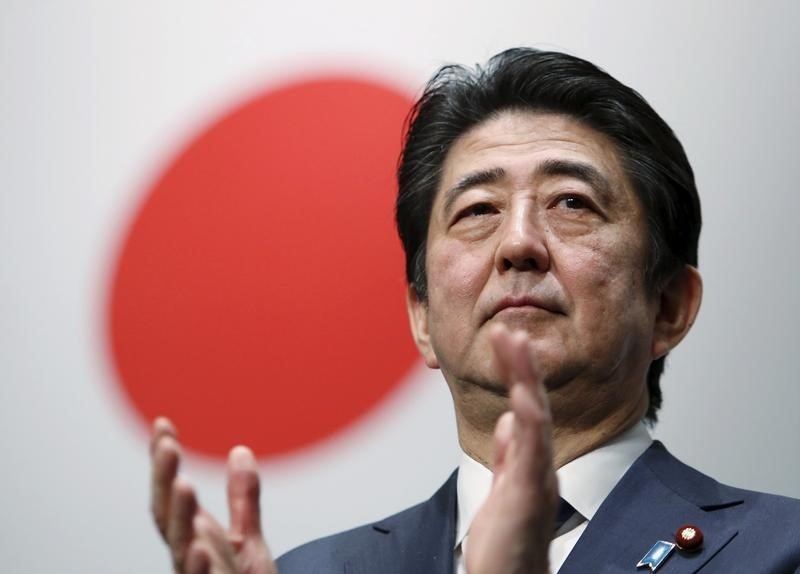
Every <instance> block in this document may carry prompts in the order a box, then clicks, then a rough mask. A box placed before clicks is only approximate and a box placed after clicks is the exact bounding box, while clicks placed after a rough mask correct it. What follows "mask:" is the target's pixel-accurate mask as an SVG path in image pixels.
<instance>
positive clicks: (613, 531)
mask: <svg viewBox="0 0 800 574" xmlns="http://www.w3.org/2000/svg"><path fill="white" fill-rule="evenodd" d="M740 502H741V500H736V499H735V498H730V497H729V496H728V493H727V492H726V489H725V488H724V487H722V486H721V485H720V484H719V483H717V482H716V481H714V480H712V479H710V478H709V477H707V476H705V475H703V474H701V473H699V472H697V471H695V470H694V469H691V468H690V467H687V466H686V465H684V464H683V463H681V462H679V461H678V460H677V459H675V458H673V457H672V456H671V455H670V454H669V453H667V451H666V450H665V449H664V447H663V445H661V443H658V442H655V443H654V444H653V446H651V447H650V448H649V449H648V450H647V451H646V452H645V453H644V454H643V455H642V456H641V457H640V458H639V459H638V460H637V461H636V462H635V463H634V464H633V466H632V467H631V468H630V469H629V470H628V472H627V473H626V474H625V476H623V478H622V480H620V482H619V484H617V486H616V487H615V488H614V490H613V491H612V492H611V494H609V496H608V497H607V498H606V500H605V501H604V502H603V504H602V505H601V507H600V508H599V509H598V511H597V514H596V515H595V516H594V518H593V519H592V520H591V521H590V522H589V524H588V526H587V528H586V530H585V531H584V533H583V535H582V536H581V537H580V540H579V541H578V543H577V544H576V545H575V548H574V549H573V550H572V552H571V553H570V555H569V557H568V558H567V560H566V561H565V562H564V565H563V566H562V567H561V569H560V570H559V573H560V574H571V573H573V572H576V573H578V572H579V573H584V572H600V573H607V574H611V573H618V572H619V573H621V572H630V573H636V572H640V573H643V572H650V570H649V569H648V568H644V567H643V568H640V569H637V568H636V564H637V563H638V562H639V560H641V559H642V557H643V556H644V555H645V553H646V552H647V551H648V550H649V549H650V547H651V546H652V545H653V544H655V543H656V542H657V541H658V540H665V541H668V542H674V536H675V532H676V530H677V529H678V528H679V527H680V526H682V525H683V524H687V523H688V524H694V525H696V526H699V527H700V529H701V530H702V531H703V534H704V542H703V546H702V548H701V549H700V550H699V551H697V552H694V553H687V552H682V551H679V550H678V549H677V548H676V549H675V550H674V551H673V552H672V554H671V555H670V557H669V558H668V559H667V560H666V561H665V562H664V563H663V564H662V565H661V567H660V568H659V569H658V572H659V573H660V574H688V573H693V572H697V571H698V570H699V569H700V568H701V567H702V566H703V565H704V564H706V563H707V562H708V561H709V560H711V559H712V558H713V557H714V555H716V554H717V553H718V552H719V551H720V550H721V549H722V548H724V546H725V545H726V544H727V543H728V542H729V541H730V540H731V539H732V538H733V537H734V536H736V533H737V529H736V526H735V525H731V524H727V523H726V522H725V521H724V520H723V518H722V516H721V513H720V514H715V513H714V510H716V509H719V508H726V507H728V506H731V505H734V504H738V503H740Z"/></svg>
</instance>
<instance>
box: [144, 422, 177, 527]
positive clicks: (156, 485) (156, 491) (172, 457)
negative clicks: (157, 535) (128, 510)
mask: <svg viewBox="0 0 800 574" xmlns="http://www.w3.org/2000/svg"><path fill="white" fill-rule="evenodd" d="M151 464H152V470H151V484H150V512H151V513H152V515H153V519H154V520H155V522H156V525H157V526H158V530H159V531H160V532H161V535H162V536H164V537H165V538H166V533H167V524H168V523H169V510H170V496H171V494H172V484H173V482H174V481H175V477H176V476H177V474H178V466H179V465H180V445H179V444H178V442H177V441H176V440H175V438H174V437H173V436H172V435H169V434H163V435H161V438H159V439H158V441H157V442H156V443H155V444H154V446H153V452H152V462H151Z"/></svg>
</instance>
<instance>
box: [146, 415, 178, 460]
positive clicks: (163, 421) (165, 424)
mask: <svg viewBox="0 0 800 574" xmlns="http://www.w3.org/2000/svg"><path fill="white" fill-rule="evenodd" d="M164 436H171V437H172V438H174V439H177V438H178V431H177V429H176V428H175V425H173V424H172V421H171V420H169V419H168V418H167V417H158V418H156V420H154V421H153V426H152V428H151V432H150V455H151V456H152V455H153V453H154V452H155V447H156V444H158V441H159V440H160V439H161V437H164Z"/></svg>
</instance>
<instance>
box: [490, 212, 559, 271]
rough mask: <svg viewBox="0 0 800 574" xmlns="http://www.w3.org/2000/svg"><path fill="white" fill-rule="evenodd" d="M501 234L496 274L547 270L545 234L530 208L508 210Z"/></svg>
mask: <svg viewBox="0 0 800 574" xmlns="http://www.w3.org/2000/svg"><path fill="white" fill-rule="evenodd" d="M500 234H501V235H500V243H499V244H498V246H497V251H496V252H495V265H496V266H497V269H498V271H500V272H505V271H510V270H512V269H515V270H517V271H533V270H536V271H547V269H548V268H549V267H550V253H549V251H548V248H547V243H546V241H545V239H546V237H545V232H544V229H543V228H542V225H541V223H540V222H539V221H538V219H537V217H536V213H535V208H534V206H533V205H530V204H528V205H524V206H517V207H516V208H515V209H513V210H511V211H510V212H509V214H508V216H507V218H506V220H505V221H504V222H503V226H502V227H501V229H500Z"/></svg>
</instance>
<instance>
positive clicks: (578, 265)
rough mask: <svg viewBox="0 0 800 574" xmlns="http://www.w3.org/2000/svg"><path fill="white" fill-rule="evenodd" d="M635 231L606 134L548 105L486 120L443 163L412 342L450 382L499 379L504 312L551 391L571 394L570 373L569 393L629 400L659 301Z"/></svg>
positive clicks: (650, 349)
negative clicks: (526, 340)
mask: <svg viewBox="0 0 800 574" xmlns="http://www.w3.org/2000/svg"><path fill="white" fill-rule="evenodd" d="M647 238H648V230H647V223H646V219H645V214H644V210H643V208H642V206H641V205H640V202H639V200H638V198H637V196H636V195H635V192H634V191H633V189H632V188H631V185H630V183H629V182H628V180H627V177H626V176H625V173H624V172H623V170H622V168H621V166H620V163H619V160H618V158H617V155H616V151H615V148H614V146H613V145H612V143H611V141H610V140H609V139H608V138H606V137H605V136H603V135H602V134H600V133H598V132H596V131H594V130H593V129H591V128H588V127H586V126H584V125H582V124H580V123H578V122H577V121H575V120H573V119H571V118H569V117H565V116H561V115H555V114H536V113H532V112H521V111H513V112H512V111H508V112H504V113H502V114H500V115H499V116H497V117H494V118H492V119H489V120H487V121H485V122H483V123H482V124H480V125H478V126H476V127H475V128H473V129H472V130H470V131H468V132H467V133H465V134H464V135H463V136H462V137H461V138H459V139H458V140H457V141H456V142H455V143H454V145H453V146H452V147H451V149H450V151H449V153H448V155H447V158H446V160H445V163H444V166H443V173H442V178H441V183H440V186H439V189H438V190H437V194H436V197H435V199H434V204H433V209H432V212H431V219H430V225H429V229H428V237H427V260H426V269H427V279H428V300H427V302H420V301H417V300H416V299H415V298H414V296H413V292H412V294H411V295H410V312H411V318H412V328H413V329H414V331H415V336H416V339H417V343H418V346H419V347H420V351H421V352H422V354H423V356H424V357H425V360H426V362H427V364H428V365H429V366H431V367H440V368H441V369H442V371H443V373H444V375H445V377H446V378H447V380H448V382H449V383H450V385H451V387H453V386H454V385H456V386H458V384H460V383H468V384H471V383H474V384H478V385H480V386H483V387H487V388H491V389H497V390H500V389H502V388H503V385H502V381H499V380H498V379H499V377H498V376H497V374H496V369H495V365H494V363H493V356H492V350H491V345H490V341H489V331H490V328H491V326H492V325H493V324H495V323H503V324H505V325H507V326H508V327H509V328H511V329H512V330H524V331H526V332H527V333H528V334H529V335H530V337H531V339H532V341H533V345H534V351H535V356H536V360H537V361H538V363H539V367H540V370H541V372H542V373H543V376H544V378H545V384H546V385H547V387H548V389H549V390H550V391H551V401H552V400H553V394H554V393H555V394H556V395H557V394H558V393H559V392H562V391H561V389H562V387H563V389H564V391H563V392H566V389H567V388H569V389H571V390H570V391H569V394H570V396H571V397H572V398H571V399H570V401H571V402H573V403H574V402H575V401H576V399H575V398H574V395H575V392H576V387H575V385H580V386H579V387H578V389H577V392H579V393H580V394H581V396H582V398H580V399H577V401H578V402H583V401H586V402H588V401H595V402H596V401H603V400H606V401H611V402H618V401H619V400H623V401H626V400H637V401H639V402H641V398H642V395H643V393H644V392H645V390H644V388H645V386H644V377H645V374H646V372H647V368H648V366H649V364H650V362H651V360H652V359H653V358H654V321H655V317H656V314H657V310H658V309H657V304H656V303H655V302H654V301H653V300H652V298H650V297H648V296H647V291H646V288H645V285H644V283H643V277H644V271H643V269H644V263H645V258H646V255H647V253H646V252H647V249H646V245H647V242H648V239H647ZM567 383H570V385H567ZM598 383H611V384H602V385H598ZM626 397H630V399H627V398H626ZM645 402H646V401H645ZM555 407H556V404H554V408H555Z"/></svg>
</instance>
